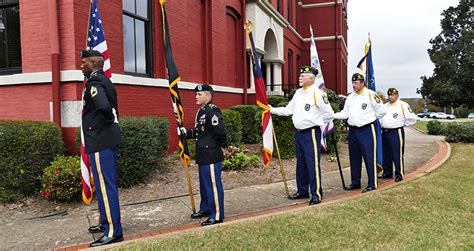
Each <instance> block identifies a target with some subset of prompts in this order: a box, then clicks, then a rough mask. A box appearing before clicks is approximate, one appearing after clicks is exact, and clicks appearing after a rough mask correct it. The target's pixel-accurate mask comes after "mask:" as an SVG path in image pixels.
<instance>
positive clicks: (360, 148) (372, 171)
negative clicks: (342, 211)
mask: <svg viewBox="0 0 474 251" xmlns="http://www.w3.org/2000/svg"><path fill="white" fill-rule="evenodd" d="M348 141H349V159H350V163H351V184H352V185H354V186H360V179H361V171H362V158H363V159H364V163H365V167H366V169H367V176H368V180H369V183H368V185H367V186H368V187H371V188H377V170H376V166H377V160H376V151H377V149H376V148H377V137H376V133H375V125H374V123H371V124H368V125H365V126H362V127H354V126H350V127H349V135H348Z"/></svg>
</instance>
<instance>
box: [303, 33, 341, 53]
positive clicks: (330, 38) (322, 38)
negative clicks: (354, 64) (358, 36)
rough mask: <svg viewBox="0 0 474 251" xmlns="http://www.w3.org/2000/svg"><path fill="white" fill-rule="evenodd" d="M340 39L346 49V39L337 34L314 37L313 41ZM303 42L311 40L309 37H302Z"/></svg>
mask: <svg viewBox="0 0 474 251" xmlns="http://www.w3.org/2000/svg"><path fill="white" fill-rule="evenodd" d="M336 39H337V40H342V44H343V45H344V49H345V50H346V51H347V44H346V40H345V39H344V36H342V35H338V36H325V37H315V38H314V40H315V41H327V40H336ZM302 40H303V42H311V38H310V37H308V38H302Z"/></svg>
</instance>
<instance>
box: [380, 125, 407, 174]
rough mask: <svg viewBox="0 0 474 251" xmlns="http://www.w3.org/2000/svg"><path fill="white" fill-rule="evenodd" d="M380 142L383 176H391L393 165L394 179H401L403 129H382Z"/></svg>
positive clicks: (403, 145) (403, 144)
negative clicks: (381, 146)
mask: <svg viewBox="0 0 474 251" xmlns="http://www.w3.org/2000/svg"><path fill="white" fill-rule="evenodd" d="M382 142H383V174H384V176H385V175H386V176H393V165H395V177H399V178H403V175H404V174H405V165H404V153H405V130H404V129H403V127H401V128H396V129H382Z"/></svg>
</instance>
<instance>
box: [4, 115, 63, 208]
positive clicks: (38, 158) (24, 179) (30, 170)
mask: <svg viewBox="0 0 474 251" xmlns="http://www.w3.org/2000/svg"><path fill="white" fill-rule="evenodd" d="M64 150H65V148H64V143H63V139H62V135H61V129H60V128H59V127H58V126H57V125H56V124H54V123H52V122H40V121H0V173H1V175H0V187H1V189H0V201H1V202H10V201H15V200H18V199H21V198H22V197H24V196H27V195H31V194H34V193H35V192H38V190H39V189H40V188H41V177H42V175H43V170H44V168H45V167H47V166H48V165H49V164H50V163H51V161H52V160H53V159H54V157H55V156H56V155H61V154H63V153H64Z"/></svg>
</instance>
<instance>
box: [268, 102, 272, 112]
mask: <svg viewBox="0 0 474 251" xmlns="http://www.w3.org/2000/svg"><path fill="white" fill-rule="evenodd" d="M268 107H269V108H270V113H272V109H273V106H271V105H270V104H268Z"/></svg>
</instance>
